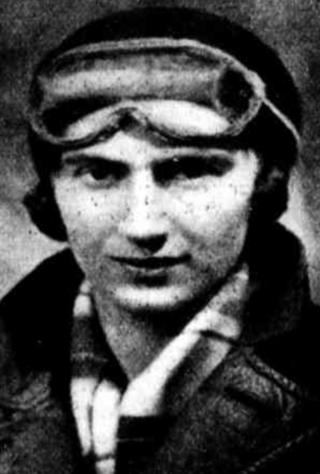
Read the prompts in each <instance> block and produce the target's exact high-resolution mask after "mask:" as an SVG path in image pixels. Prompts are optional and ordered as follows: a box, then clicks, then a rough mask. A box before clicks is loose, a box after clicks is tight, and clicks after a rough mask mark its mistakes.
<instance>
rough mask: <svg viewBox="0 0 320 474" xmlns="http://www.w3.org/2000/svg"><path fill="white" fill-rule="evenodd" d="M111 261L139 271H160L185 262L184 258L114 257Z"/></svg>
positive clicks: (185, 258)
mask: <svg viewBox="0 0 320 474" xmlns="http://www.w3.org/2000/svg"><path fill="white" fill-rule="evenodd" d="M113 260H115V261H117V262H119V263H121V264H123V265H127V266H129V267H132V268H136V269H141V270H150V271H152V270H161V269H165V268H170V267H173V266H175V265H179V264H180V263H183V262H185V261H186V260H187V257H186V256H180V257H149V258H127V257H114V258H113Z"/></svg>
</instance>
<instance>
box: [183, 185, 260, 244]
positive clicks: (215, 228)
mask: <svg viewBox="0 0 320 474" xmlns="http://www.w3.org/2000/svg"><path fill="white" fill-rule="evenodd" d="M251 195H252V192H251V187H249V188H248V187H242V186H241V185H239V184H237V185H235V184H234V183H223V184H221V185H219V186H214V185H212V184H211V185H208V186H203V187H202V189H201V191H199V192H197V193H190V194H189V195H188V196H185V198H186V199H184V201H182V200H181V201H180V205H181V207H180V211H179V213H180V219H179V223H180V228H181V229H182V231H183V232H184V233H185V235H186V236H188V238H189V240H190V239H191V240H193V241H194V242H198V244H199V245H204V246H208V245H209V246H210V245H212V244H215V243H217V242H221V243H223V242H224V243H225V244H226V245H227V244H228V242H234V241H235V240H237V239H238V238H239V240H240V241H242V240H243V238H244V234H245V233H246V230H247V224H248V219H249V214H250V204H251Z"/></svg>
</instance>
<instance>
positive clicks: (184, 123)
mask: <svg viewBox="0 0 320 474" xmlns="http://www.w3.org/2000/svg"><path fill="white" fill-rule="evenodd" d="M262 105H264V106H266V107H267V108H268V109H269V110H270V111H271V112H272V113H273V115H274V116H275V117H276V118H277V119H278V120H280V121H281V122H282V124H283V125H284V126H285V127H286V128H287V129H288V130H289V131H290V132H291V133H292V134H293V136H294V138H295V139H296V141H297V143H298V144H299V141H300V137H299V132H298V130H297V129H296V127H295V126H294V124H293V123H292V121H291V120H290V119H289V118H288V117H287V116H286V115H285V114H283V113H282V112H281V111H280V110H279V109H278V108H277V107H276V106H275V105H274V104H273V103H272V102H271V101H269V99H268V97H267V91H266V86H265V84H264V82H263V81H262V79H261V78H260V77H259V76H258V75H257V74H256V73H255V72H253V71H250V70H249V69H247V68H246V67H245V66H243V65H242V64H241V63H240V62H239V61H237V59H235V58H234V57H232V56H230V55H228V54H226V53H225V52H223V51H222V50H220V49H216V48H213V47H210V46H207V45H204V44H202V43H199V42H197V41H194V40H176V39H166V38H143V39H129V40H123V41H115V42H112V41H110V42H100V43H96V44H90V45H85V46H80V47H77V48H74V49H72V50H69V51H66V52H64V53H61V54H60V55H58V56H55V57H53V58H50V59H49V60H47V61H45V62H44V63H42V65H41V66H40V68H39V70H38V73H37V75H36V78H35V80H34V82H33V84H32V87H31V97H30V124H31V127H32V129H33V130H34V131H35V132H36V133H37V134H38V135H39V136H40V137H41V138H42V139H44V140H46V141H47V142H50V143H52V144H53V145H57V146H62V147H79V146H86V145H89V144H91V143H94V142H95V141H99V140H102V139H104V138H105V137H108V136H110V135H112V134H113V133H115V132H116V131H118V130H120V129H121V128H123V127H124V126H125V125H126V124H128V120H135V121H137V122H139V123H141V124H142V125H144V126H145V127H147V128H151V129H153V130H155V131H156V132H158V133H160V134H161V135H164V136H166V137H171V138H175V139H179V140H188V139H194V138H211V137H212V138H213V137H227V136H237V135H239V134H240V133H241V132H242V131H243V130H244V128H245V127H246V126H247V125H248V124H249V123H250V122H251V121H252V120H253V119H254V118H255V117H256V116H257V114H258V112H259V110H260V108H261V106H262Z"/></svg>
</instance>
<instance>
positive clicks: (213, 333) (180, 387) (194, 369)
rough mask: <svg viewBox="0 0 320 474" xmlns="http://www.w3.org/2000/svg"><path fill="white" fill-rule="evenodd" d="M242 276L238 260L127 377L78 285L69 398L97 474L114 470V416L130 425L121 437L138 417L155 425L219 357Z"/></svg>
mask: <svg viewBox="0 0 320 474" xmlns="http://www.w3.org/2000/svg"><path fill="white" fill-rule="evenodd" d="M248 281H249V272H248V267H247V266H246V265H243V266H242V267H241V268H240V269H239V270H238V271H237V272H236V273H234V274H233V275H232V276H231V277H230V278H229V279H228V281H227V282H226V283H225V284H224V286H223V287H222V288H221V289H220V291H219V292H218V293H217V294H216V295H215V296H214V297H213V298H212V299H211V301H210V302H209V303H208V304H207V305H206V306H205V307H204V308H203V309H202V310H201V311H200V312H199V313H198V314H196V316H194V318H193V319H192V320H191V321H190V322H189V323H188V324H187V325H186V326H185V327H184V329H183V330H182V332H181V333H180V334H179V335H178V336H176V337H175V338H173V339H172V340H171V341H170V342H169V343H168V344H167V345H166V347H165V348H164V349H163V350H162V351H161V353H160V354H159V355H158V356H157V357H156V358H155V359H154V360H153V361H152V362H151V363H150V364H149V366H148V367H147V368H146V369H145V370H143V372H142V373H140V374H139V375H138V376H137V377H136V378H134V379H133V380H132V381H130V383H129V384H127V382H126V377H125V376H124V375H123V372H121V370H120V369H119V368H118V370H117V368H116V367H117V364H116V363H115V358H114V357H113V355H112V354H111V356H110V355H109V354H107V352H108V351H106V342H105V340H104V339H103V336H102V331H101V328H100V327H99V322H98V318H97V315H96V313H95V307H94V304H93V300H92V297H91V294H90V290H89V285H88V284H87V283H86V282H84V283H83V284H82V285H81V287H80V290H79V293H78V296H77V298H76V300H75V305H74V318H73V333H72V353H71V364H72V379H71V402H72V409H73V414H74V418H75V421H76V427H77V431H78V436H79V440H80V444H81V447H82V451H83V455H84V456H87V457H90V459H93V462H94V463H95V469H96V472H97V473H98V474H113V473H114V472H115V465H116V459H117V454H119V453H117V451H119V450H118V446H119V443H121V441H123V440H121V430H120V428H119V426H120V422H121V421H123V420H128V419H129V420H130V422H131V426H136V427H137V432H136V434H135V435H134V434H132V433H131V434H130V433H129V436H131V437H132V438H134V437H135V436H137V437H138V438H139V439H140V440H141V437H142V438H143V433H141V427H142V426H143V421H144V420H147V419H152V420H153V421H154V424H153V426H156V424H155V423H156V420H160V419H161V418H162V417H172V416H175V415H177V414H178V413H179V411H180V410H181V409H182V408H183V406H184V405H185V403H186V402H187V401H188V400H189V399H190V398H191V397H192V395H193V394H194V393H195V392H196V391H197V389H198V388H199V387H200V385H201V384H202V383H203V381H204V380H205V379H206V378H207V377H208V376H209V375H210V374H211V373H212V371H213V370H214V369H215V368H216V367H217V366H218V365H219V364H220V363H221V362H222V361H223V359H224V358H225V357H226V355H227V354H228V352H229V351H230V349H231V348H232V346H233V345H234V344H235V343H236V341H237V340H238V339H239V336H240V334H241V329H242V314H243V311H244V308H245V304H246V302H247V300H248V295H249V290H248V289H249V284H248ZM109 352H110V351H109ZM133 431H134V430H133ZM142 431H143V429H142ZM145 435H146V436H147V433H145ZM126 438H128V432H127V433H126ZM140 444H141V443H140Z"/></svg>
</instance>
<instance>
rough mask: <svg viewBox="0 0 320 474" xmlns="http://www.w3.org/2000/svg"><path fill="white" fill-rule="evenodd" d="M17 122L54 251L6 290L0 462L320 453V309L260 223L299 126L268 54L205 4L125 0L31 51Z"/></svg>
mask: <svg viewBox="0 0 320 474" xmlns="http://www.w3.org/2000/svg"><path fill="white" fill-rule="evenodd" d="M29 124H30V145H31V152H32V157H33V160H34V164H35V168H36V170H37V172H38V175H39V178H40V180H39V185H38V186H37V188H36V189H35V190H33V191H32V193H30V195H29V196H27V198H26V201H25V202H26V205H27V207H28V209H29V212H30V215H31V217H32V218H33V220H34V222H35V223H36V224H37V225H38V227H39V228H40V229H41V230H42V231H43V232H45V233H46V234H47V235H49V236H51V237H53V238H55V239H57V240H66V241H68V243H69V247H70V250H67V251H64V252H62V253H61V254H59V255H56V256H54V257H53V258H51V259H50V260H48V261H46V262H44V263H43V264H42V265H41V266H40V267H39V268H38V269H36V270H35V272H33V274H31V275H30V276H28V277H27V278H26V279H25V281H23V282H22V283H21V284H20V285H18V287H16V288H15V289H14V290H13V291H12V293H11V294H10V295H8V296H7V297H6V299H5V300H4V301H3V302H2V310H1V311H2V314H3V325H4V328H5V329H4V334H5V335H6V354H7V362H4V363H3V370H2V373H3V381H4V383H3V387H4V389H3V397H2V398H3V407H4V408H3V410H4V414H6V413H7V412H6V411H5V410H7V411H8V413H9V415H10V416H11V418H10V420H11V421H10V423H9V425H8V423H7V425H6V426H7V428H6V431H5V436H6V438H5V439H6V440H9V441H7V443H9V444H5V445H4V447H3V448H2V458H0V459H1V462H2V465H1V464H0V465H1V466H5V468H6V469H7V471H8V472H18V473H25V472H32V473H35V472H41V473H43V472H48V473H51V472H52V473H53V472H67V473H71V472H99V473H113V472H119V473H120V472H130V473H135V472H137V473H138V472H139V473H182V472H183V473H190V474H191V473H198V472H203V473H215V474H220V473H230V474H231V473H240V472H242V473H244V472H250V473H251V472H264V473H269V472H275V471H279V472H280V471H281V470H282V471H291V472H304V473H309V472H310V473H311V472H315V470H316V469H317V468H318V469H320V468H319V462H318V459H317V458H318V457H317V455H316V445H317V441H318V438H319V420H318V417H317V416H316V415H317V414H318V413H319V411H318V410H319V392H318V389H317V384H316V382H315V370H317V367H316V364H317V363H316V360H317V350H316V341H315V340H314V339H315V338H316V334H317V326H318V325H319V323H318V319H317V315H316V310H315V309H314V308H313V306H312V304H311V302H310V299H309V293H308V283H307V277H306V269H305V262H304V258H303V251H301V245H300V243H299V242H298V240H297V239H296V237H294V236H293V235H291V234H290V233H289V232H288V231H286V230H284V229H283V228H282V227H281V226H280V225H279V224H276V223H275V222H276V220H277V219H278V218H279V216H280V215H281V213H282V212H283V211H284V210H285V208H286V204H287V184H288V177H289V173H290V170H291V168H292V166H293V164H294V161H295V159H296V156H297V153H298V150H299V142H300V130H301V118H300V100H299V96H298V93H297V91H296V88H295V86H294V84H293V82H292V80H291V78H290V76H289V74H288V72H287V71H286V69H285V68H284V66H283V64H282V63H281V62H280V60H279V58H278V57H277V55H276V54H275V53H274V52H273V51H271V50H270V49H269V48H268V47H267V46H266V45H264V44H263V43H261V41H260V40H258V39H257V38H256V37H254V36H253V35H252V34H250V33H249V32H247V31H245V30H243V29H242V28H240V27H238V26H236V25H235V24H233V23H230V22H228V21H227V20H225V19H222V18H219V17H216V16H214V15H208V14H203V13H201V12H199V11H192V10H184V9H159V8H158V9H142V10H141V9H139V10H135V11H128V12H122V13H120V14H118V15H114V16H109V17H105V18H103V19H101V20H100V21H98V22H95V23H92V24H89V25H87V26H86V27H84V28H83V29H81V30H79V31H78V32H76V33H74V34H73V35H72V36H71V37H69V38H68V39H66V40H65V41H64V43H63V44H62V45H61V46H60V47H59V48H57V49H56V50H55V51H53V52H51V53H50V54H49V55H47V56H46V58H45V59H44V60H43V61H42V62H41V64H40V65H39V67H38V69H37V71H36V72H35V74H34V78H33V82H32V85H31V93H30V114H29ZM18 301H19V303H20V305H21V302H22V301H23V304H24V305H25V310H24V313H26V314H27V317H26V316H24V317H22V315H21V310H19V311H18V310H17V302H18ZM10 410H11V411H10ZM9 415H8V416H9ZM4 416H5V415H4Z"/></svg>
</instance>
